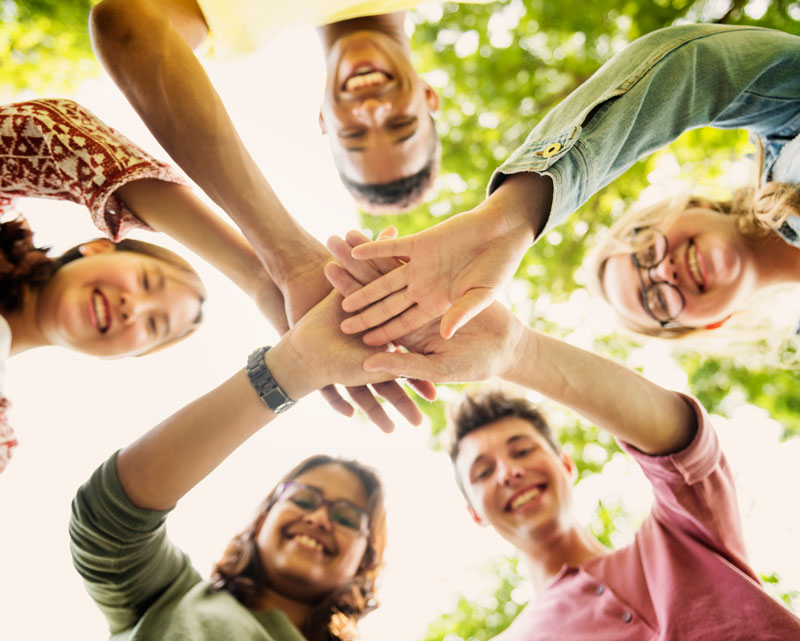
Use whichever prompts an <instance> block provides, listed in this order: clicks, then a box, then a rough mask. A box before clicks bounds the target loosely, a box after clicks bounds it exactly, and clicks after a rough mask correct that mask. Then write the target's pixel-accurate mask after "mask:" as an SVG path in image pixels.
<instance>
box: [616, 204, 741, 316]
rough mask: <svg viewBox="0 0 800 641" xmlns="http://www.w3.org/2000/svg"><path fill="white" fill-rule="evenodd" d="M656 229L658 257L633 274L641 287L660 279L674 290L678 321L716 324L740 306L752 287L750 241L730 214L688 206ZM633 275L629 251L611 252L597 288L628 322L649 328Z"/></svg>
mask: <svg viewBox="0 0 800 641" xmlns="http://www.w3.org/2000/svg"><path fill="white" fill-rule="evenodd" d="M659 231H661V232H662V233H663V237H664V238H666V241H667V250H666V252H665V256H664V259H663V260H661V262H660V263H659V264H658V265H656V266H655V267H653V268H651V269H642V270H639V275H641V277H642V280H643V281H644V283H645V286H648V285H650V283H651V282H657V281H661V282H667V283H670V284H671V285H673V286H674V287H676V288H678V289H679V290H680V292H681V294H683V298H684V301H685V302H684V305H683V309H682V310H681V311H680V313H679V314H678V315H677V318H676V319H675V321H676V322H677V323H679V324H680V325H681V326H683V327H701V328H702V327H705V326H706V325H709V324H713V323H717V322H719V321H721V320H723V319H725V318H726V317H727V316H728V315H730V314H731V313H732V312H734V311H736V310H737V309H739V308H740V307H741V306H743V304H744V302H745V301H746V300H747V298H748V297H749V296H750V295H751V294H752V293H753V292H754V291H755V290H756V289H757V270H756V256H755V253H754V250H753V245H752V243H751V242H750V241H748V239H747V238H745V237H744V236H743V235H742V234H741V233H740V232H739V230H738V228H737V225H736V219H735V218H734V217H733V216H728V215H725V214H720V213H717V212H714V211H711V210H709V209H703V208H693V209H688V210H686V211H684V212H682V213H681V214H680V215H679V216H678V217H677V218H675V220H674V222H672V223H671V224H669V225H668V226H666V227H665V228H663V229H661V228H660V227H659ZM639 253H641V251H640V252H639ZM639 275H637V268H636V266H635V265H634V264H633V261H632V260H631V254H630V253H623V254H614V255H613V256H611V257H610V258H608V259H607V260H606V261H605V264H604V268H603V276H602V287H603V291H604V292H605V294H606V297H607V299H608V301H609V303H611V305H612V307H614V309H615V310H616V311H617V312H618V313H619V314H620V315H621V316H623V317H624V318H625V319H626V320H627V321H629V322H630V323H631V324H632V325H633V326H634V327H637V326H638V327H643V328H650V329H655V328H658V327H659V323H658V322H657V321H656V320H655V319H654V318H653V317H652V316H651V315H650V314H649V313H648V312H647V310H646V309H645V307H644V305H643V303H642V283H641V281H640V279H639ZM666 302H667V305H668V306H670V304H671V306H672V307H676V305H677V303H676V302H675V301H671V303H670V301H669V300H667V301H666ZM677 307H679V305H677Z"/></svg>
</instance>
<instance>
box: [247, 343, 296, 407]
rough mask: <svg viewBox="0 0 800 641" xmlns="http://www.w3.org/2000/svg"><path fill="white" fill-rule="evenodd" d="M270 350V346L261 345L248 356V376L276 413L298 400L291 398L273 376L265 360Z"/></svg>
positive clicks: (263, 399)
mask: <svg viewBox="0 0 800 641" xmlns="http://www.w3.org/2000/svg"><path fill="white" fill-rule="evenodd" d="M267 350H269V346H266V347H259V348H258V349H257V350H255V351H254V352H253V353H252V354H250V356H249V357H248V358H247V377H248V378H249V379H250V384H251V385H252V386H253V388H254V389H255V390H256V393H258V396H259V397H260V398H261V400H262V401H264V405H266V406H267V407H268V408H269V409H271V410H272V411H273V412H275V413H276V414H280V413H281V412H285V411H286V410H288V409H289V408H290V407H292V406H293V405H294V404H295V403H296V402H297V401H294V400H292V399H291V398H289V395H288V394H287V393H286V392H284V391H283V389H282V388H281V386H280V385H278V382H277V381H276V380H275V378H274V377H273V376H272V372H270V371H269V368H268V367H267V364H266V363H265V362H264V355H265V354H266V353H267Z"/></svg>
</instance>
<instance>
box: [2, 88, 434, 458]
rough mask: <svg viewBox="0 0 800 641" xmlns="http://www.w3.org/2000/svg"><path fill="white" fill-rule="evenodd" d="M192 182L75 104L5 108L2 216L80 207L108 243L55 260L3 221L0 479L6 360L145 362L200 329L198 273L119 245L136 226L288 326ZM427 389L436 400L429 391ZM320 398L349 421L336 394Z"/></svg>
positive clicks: (163, 256)
mask: <svg viewBox="0 0 800 641" xmlns="http://www.w3.org/2000/svg"><path fill="white" fill-rule="evenodd" d="M185 182H186V181H185V180H184V179H183V178H182V177H181V176H180V175H179V174H178V173H176V172H175V170H173V169H172V168H171V167H170V166H169V165H167V164H165V163H163V162H161V161H158V160H156V159H155V158H153V157H152V156H150V155H149V154H148V153H147V152H145V151H144V150H142V149H141V148H139V147H138V146H136V145H135V144H134V143H132V142H131V141H130V140H128V139H127V138H125V137H124V136H123V135H121V134H120V133H119V132H117V131H115V130H114V129H112V128H111V127H109V126H107V125H106V124H104V123H103V122H101V121H100V120H99V119H98V118H97V117H96V116H95V115H94V114H92V113H91V112H90V111H88V110H87V109H85V108H84V107H82V106H81V105H79V104H77V103H75V102H73V101H71V100H61V99H42V100H30V101H26V102H20V103H15V104H10V105H5V106H2V107H0V216H2V217H3V218H4V219H8V218H10V217H11V216H12V215H14V214H16V213H17V212H16V211H15V209H14V205H15V201H16V199H17V198H18V197H35V198H49V199H56V200H65V201H70V202H74V203H77V204H81V205H84V206H85V207H86V208H87V209H88V210H89V211H90V213H91V216H92V220H93V222H94V223H95V225H96V226H97V227H98V229H100V231H101V232H103V233H104V234H105V235H106V236H107V239H96V240H93V241H90V242H87V243H83V244H81V245H78V246H77V247H75V248H73V249H71V250H70V251H68V252H66V253H65V254H64V255H63V256H61V257H59V258H51V257H50V256H48V255H47V252H46V251H45V250H44V249H41V248H38V247H36V246H35V245H34V243H33V234H32V232H31V231H30V230H29V229H28V227H27V225H26V223H25V221H24V220H23V219H21V218H19V217H17V218H16V219H14V220H5V222H0V472H2V471H3V469H4V468H5V467H6V464H7V462H8V460H9V457H10V455H11V451H12V449H13V448H14V447H15V446H16V445H17V439H16V437H15V435H14V432H13V430H12V429H11V427H10V425H9V423H8V420H7V410H8V401H7V400H6V399H5V398H4V397H3V396H2V391H3V384H2V378H3V371H4V364H5V361H6V360H7V359H8V358H9V356H13V355H14V354H17V353H20V352H23V351H25V350H27V349H31V348H35V347H41V346H45V345H61V346H64V347H68V348H71V349H75V350H77V351H80V352H84V353H87V354H91V355H95V356H103V357H119V356H135V355H141V354H145V353H148V352H151V351H154V350H156V349H161V348H163V347H165V346H167V345H170V344H172V343H173V342H175V341H177V340H179V339H181V338H183V337H185V336H186V335H188V334H189V333H190V332H191V331H193V329H194V328H195V327H196V326H197V324H198V323H199V321H200V319H201V311H200V308H201V305H202V302H203V299H204V298H205V290H204V289H203V286H202V284H201V283H200V279H199V278H198V276H197V275H196V273H195V272H194V270H193V269H192V267H191V266H190V265H189V264H188V263H187V262H186V261H185V260H183V259H182V258H180V257H179V256H178V255H177V254H175V253H173V252H171V251H169V250H166V249H164V248H161V247H158V246H156V245H151V244H149V243H144V242H142V241H134V240H122V239H123V236H124V235H125V234H126V233H127V232H128V231H130V230H131V229H134V228H140V229H148V230H158V231H162V232H164V233H166V234H169V235H170V236H172V237H173V238H175V239H176V240H177V241H179V242H181V243H182V244H184V245H186V246H187V247H189V248H190V249H192V250H193V251H194V252H195V253H197V254H198V255H199V256H200V257H202V258H204V259H205V260H207V261H208V262H209V263H211V264H212V265H214V266H215V267H217V268H218V269H219V270H220V271H221V272H223V273H224V274H225V275H226V276H227V277H228V278H230V279H231V280H232V281H233V282H234V283H235V284H236V285H237V286H238V287H239V288H240V289H242V290H243V291H244V292H245V293H247V294H248V295H249V296H250V297H251V298H252V299H253V300H254V301H255V302H256V304H257V305H258V307H259V308H260V309H261V311H262V313H263V314H264V315H265V316H266V317H267V319H268V320H270V322H271V323H272V325H273V326H274V327H275V328H276V329H277V330H278V331H279V332H281V333H282V332H285V331H286V330H287V329H288V322H287V319H286V313H285V311H284V300H283V296H282V295H281V293H280V291H279V290H278V288H277V287H276V285H275V283H274V282H273V280H272V278H271V277H270V275H269V274H267V272H266V270H265V269H264V267H263V266H262V264H261V262H260V261H259V259H258V257H257V256H256V254H255V252H254V251H253V249H252V248H251V247H250V245H249V244H248V243H247V241H246V240H245V238H244V237H243V236H242V235H241V233H239V232H238V231H236V230H234V229H233V228H232V227H231V226H230V225H228V224H226V223H224V222H223V221H222V220H221V219H220V218H219V217H218V216H217V215H216V214H214V213H213V212H212V211H211V210H210V209H209V208H208V207H207V206H206V205H205V204H204V203H203V202H202V201H200V200H199V199H198V198H197V197H196V196H195V195H194V194H193V192H192V190H191V189H190V188H189V187H188V186H186V185H185V184H184V183H185ZM112 241H113V242H112ZM115 243H116V244H115ZM424 389H425V393H427V394H431V393H432V387H431V386H430V385H428V386H427V387H425V388H424ZM376 391H378V392H379V393H380V394H382V395H384V396H386V397H391V398H393V399H394V400H395V404H396V405H397V406H398V409H400V411H401V413H403V414H404V415H405V416H406V417H407V418H408V419H409V420H410V421H411V422H419V420H421V415H420V413H419V410H418V409H417V407H416V406H415V405H414V404H413V402H412V401H411V400H410V399H409V398H408V397H407V396H406V395H405V394H404V393H401V394H398V392H400V391H401V388H400V387H399V386H398V385H397V384H396V383H394V382H388V383H385V384H383V385H382V386H379V387H378V388H377V390H376ZM350 392H351V396H352V397H353V399H354V400H356V402H357V403H358V404H359V405H360V406H361V407H362V408H363V409H364V410H365V411H366V412H367V414H368V415H369V416H370V417H371V418H372V419H373V420H374V421H375V422H376V423H378V424H379V425H381V426H382V427H388V426H391V421H390V419H389V417H388V416H387V415H386V413H385V412H384V411H383V409H382V408H381V407H380V405H379V404H378V402H377V400H375V399H374V398H373V396H372V394H371V393H370V392H369V390H367V389H366V388H361V389H354V390H350ZM324 395H325V398H326V399H327V400H328V401H329V402H330V403H331V405H332V406H333V407H334V408H335V409H337V410H338V411H340V412H342V413H343V414H346V415H350V414H352V408H351V407H350V405H349V404H347V403H346V402H345V401H344V400H343V399H341V397H339V395H338V394H337V393H336V391H335V390H334V389H333V388H330V389H328V390H325V393H324Z"/></svg>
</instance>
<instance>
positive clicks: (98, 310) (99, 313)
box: [92, 292, 108, 332]
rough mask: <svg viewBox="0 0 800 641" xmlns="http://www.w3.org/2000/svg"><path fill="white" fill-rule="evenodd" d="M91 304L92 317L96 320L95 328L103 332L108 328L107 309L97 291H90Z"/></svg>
mask: <svg viewBox="0 0 800 641" xmlns="http://www.w3.org/2000/svg"><path fill="white" fill-rule="evenodd" d="M92 305H93V306H94V317H95V319H96V320H97V329H99V330H100V331H101V332H104V331H106V330H107V329H108V310H107V309H106V306H105V303H104V302H103V297H102V296H101V295H100V293H99V292H93V293H92Z"/></svg>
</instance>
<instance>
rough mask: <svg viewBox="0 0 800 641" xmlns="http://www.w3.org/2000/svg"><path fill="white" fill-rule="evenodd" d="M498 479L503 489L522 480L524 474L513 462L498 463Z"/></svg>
mask: <svg viewBox="0 0 800 641" xmlns="http://www.w3.org/2000/svg"><path fill="white" fill-rule="evenodd" d="M497 466H498V479H499V481H500V483H501V484H502V485H503V486H504V487H513V486H514V485H516V484H517V483H519V481H521V480H522V478H523V477H524V475H525V473H524V472H523V470H522V468H521V467H520V466H519V465H517V464H516V463H514V461H499V462H498V463H497Z"/></svg>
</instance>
